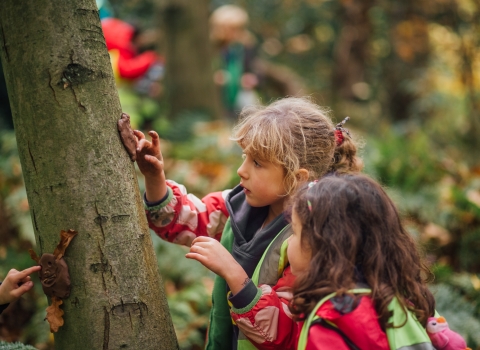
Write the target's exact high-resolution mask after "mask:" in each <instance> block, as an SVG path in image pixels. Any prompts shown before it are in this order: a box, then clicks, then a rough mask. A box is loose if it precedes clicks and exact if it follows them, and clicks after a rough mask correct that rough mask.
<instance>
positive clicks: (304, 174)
mask: <svg viewBox="0 0 480 350" xmlns="http://www.w3.org/2000/svg"><path fill="white" fill-rule="evenodd" d="M295 177H296V178H297V181H298V182H306V181H308V170H307V169H304V168H300V169H298V170H297V173H296V174H295Z"/></svg>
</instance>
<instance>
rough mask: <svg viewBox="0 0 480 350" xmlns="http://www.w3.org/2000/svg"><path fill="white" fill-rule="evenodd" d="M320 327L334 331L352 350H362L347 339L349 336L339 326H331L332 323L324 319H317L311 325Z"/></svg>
mask: <svg viewBox="0 0 480 350" xmlns="http://www.w3.org/2000/svg"><path fill="white" fill-rule="evenodd" d="M316 324H318V325H320V326H322V327H324V328H327V329H330V330H332V331H335V332H336V333H337V334H338V335H339V336H340V337H342V339H343V341H344V342H345V344H347V346H348V347H349V348H350V349H351V350H361V349H360V348H359V347H358V346H356V345H355V343H354V342H353V341H351V340H350V338H349V337H347V335H346V334H345V333H343V332H342V331H341V330H340V329H339V328H338V327H337V326H335V325H333V324H331V323H328V322H327V321H326V320H325V319H323V318H317V319H316V320H314V321H313V322H312V324H311V325H310V327H311V326H313V325H316Z"/></svg>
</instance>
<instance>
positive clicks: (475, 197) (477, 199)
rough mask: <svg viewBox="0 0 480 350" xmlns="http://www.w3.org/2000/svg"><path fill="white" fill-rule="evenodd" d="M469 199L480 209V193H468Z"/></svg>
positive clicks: (471, 191)
mask: <svg viewBox="0 0 480 350" xmlns="http://www.w3.org/2000/svg"><path fill="white" fill-rule="evenodd" d="M467 199H468V200H469V201H470V202H471V203H473V204H475V205H476V206H477V207H479V208H480V191H475V190H470V191H468V192H467Z"/></svg>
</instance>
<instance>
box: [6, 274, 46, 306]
mask: <svg viewBox="0 0 480 350" xmlns="http://www.w3.org/2000/svg"><path fill="white" fill-rule="evenodd" d="M41 268H42V267H41V266H32V267H29V268H28V269H25V270H23V271H17V270H15V269H11V270H10V271H9V272H8V274H7V276H6V277H5V279H4V280H3V282H2V284H0V305H3V304H8V303H11V302H12V301H15V300H17V299H18V298H20V297H21V296H22V295H23V294H24V293H25V292H27V291H29V290H30V289H32V287H33V282H32V280H31V278H30V274H32V273H33V272H37V271H40V269H41Z"/></svg>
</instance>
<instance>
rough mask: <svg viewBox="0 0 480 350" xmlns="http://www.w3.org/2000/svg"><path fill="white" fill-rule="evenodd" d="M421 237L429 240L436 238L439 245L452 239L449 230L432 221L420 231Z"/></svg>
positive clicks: (445, 243)
mask: <svg viewBox="0 0 480 350" xmlns="http://www.w3.org/2000/svg"><path fill="white" fill-rule="evenodd" d="M422 238H423V240H424V241H429V240H431V239H433V240H436V241H437V242H438V244H439V245H440V246H441V247H443V246H444V245H447V244H448V243H450V242H451V241H452V236H451V235H450V232H448V231H447V230H446V229H444V228H443V227H441V226H439V225H436V224H434V223H429V224H428V225H427V226H425V228H424V229H423V232H422Z"/></svg>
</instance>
